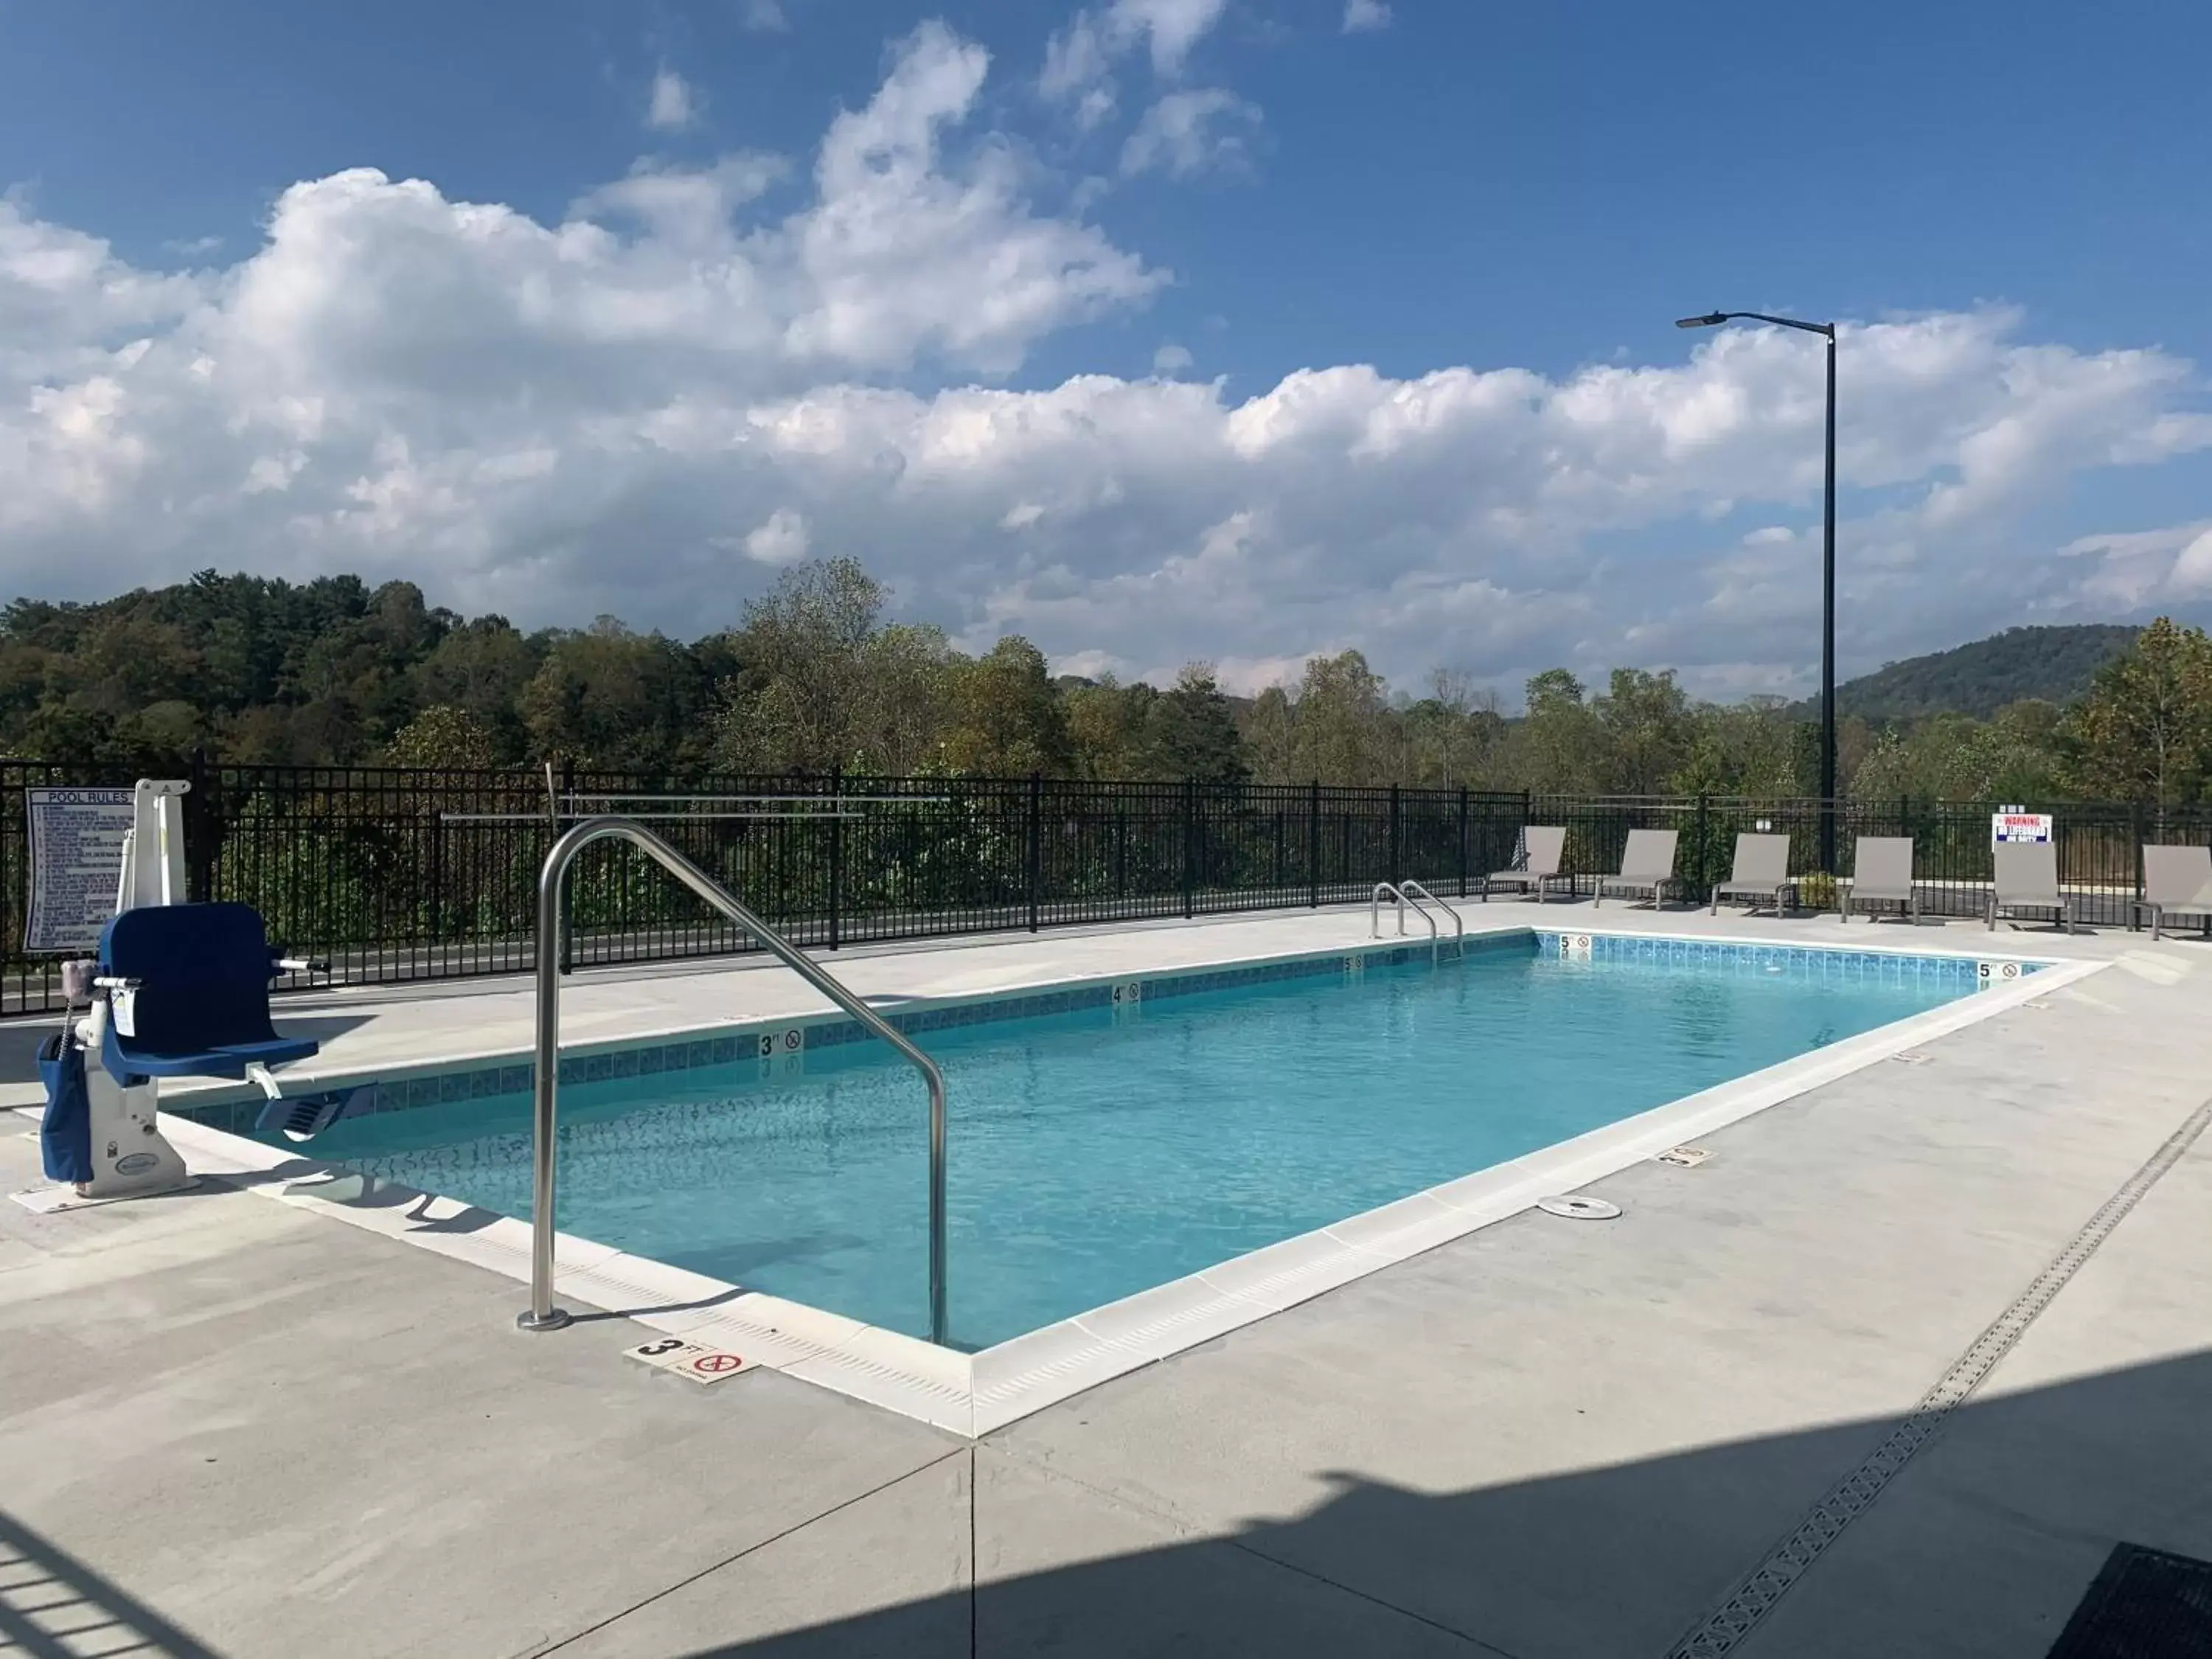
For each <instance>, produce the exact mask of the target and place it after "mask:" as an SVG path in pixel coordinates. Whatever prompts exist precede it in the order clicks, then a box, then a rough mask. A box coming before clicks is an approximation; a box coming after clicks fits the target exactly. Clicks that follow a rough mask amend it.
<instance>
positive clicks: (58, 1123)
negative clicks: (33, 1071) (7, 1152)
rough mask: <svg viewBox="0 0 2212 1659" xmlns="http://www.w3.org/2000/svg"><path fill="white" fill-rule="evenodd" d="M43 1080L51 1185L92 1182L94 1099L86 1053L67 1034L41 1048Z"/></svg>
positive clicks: (42, 1140) (43, 1156)
mask: <svg viewBox="0 0 2212 1659" xmlns="http://www.w3.org/2000/svg"><path fill="white" fill-rule="evenodd" d="M39 1077H40V1080H41V1081H42V1082H44V1083H45V1084H46V1116H45V1117H44V1118H43V1119H41V1120H40V1123H39V1155H40V1162H41V1163H42V1164H45V1166H46V1179H47V1180H49V1181H89V1180H91V1179H92V1097H91V1095H90V1094H89V1093H88V1091H87V1090H86V1088H85V1082H84V1051H83V1050H82V1048H78V1047H77V1046H76V1043H74V1042H71V1041H70V1038H69V1036H68V1035H67V1034H66V1033H65V1032H61V1031H57V1032H55V1033H54V1035H53V1036H50V1037H48V1038H47V1039H46V1041H45V1042H42V1043H40V1045H39Z"/></svg>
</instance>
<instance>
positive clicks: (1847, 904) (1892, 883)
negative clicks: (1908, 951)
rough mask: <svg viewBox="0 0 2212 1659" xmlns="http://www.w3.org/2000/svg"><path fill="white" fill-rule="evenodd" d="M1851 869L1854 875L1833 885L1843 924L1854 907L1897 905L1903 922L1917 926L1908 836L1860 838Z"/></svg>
mask: <svg viewBox="0 0 2212 1659" xmlns="http://www.w3.org/2000/svg"><path fill="white" fill-rule="evenodd" d="M1851 868H1852V870H1853V871H1854V872H1856V873H1855V874H1853V875H1852V876H1851V878H1850V880H1848V881H1843V882H1838V883H1837V884H1836V891H1837V893H1838V896H1839V901H1838V905H1837V908H1838V909H1840V910H1841V911H1842V912H1843V913H1844V921H1850V919H1851V906H1853V905H1854V904H1901V905H1903V906H1904V907H1905V916H1906V918H1907V920H1909V921H1912V922H1914V923H1916V924H1917V923H1918V921H1919V920H1920V891H1919V890H1918V889H1917V888H1916V887H1915V886H1913V884H1912V837H1911V836H1860V837H1859V843H1858V850H1857V852H1855V853H1854V854H1852V855H1851ZM1867 920H1868V921H1873V920H1874V918H1873V917H1872V916H1869V917H1868V918H1867Z"/></svg>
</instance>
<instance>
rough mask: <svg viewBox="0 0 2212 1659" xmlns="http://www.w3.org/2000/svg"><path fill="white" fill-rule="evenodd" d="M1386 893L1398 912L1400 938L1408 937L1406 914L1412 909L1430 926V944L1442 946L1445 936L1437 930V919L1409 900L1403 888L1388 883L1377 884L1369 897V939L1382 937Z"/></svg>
mask: <svg viewBox="0 0 2212 1659" xmlns="http://www.w3.org/2000/svg"><path fill="white" fill-rule="evenodd" d="M1385 893H1388V894H1389V896H1390V902H1391V904H1392V906H1393V907H1394V908H1395V909H1396V910H1397V912H1398V936H1399V938H1401V939H1403V938H1404V937H1405V936H1406V912H1407V909H1408V908H1411V909H1412V910H1413V911H1414V912H1415V913H1416V914H1417V915H1419V917H1420V918H1421V920H1422V921H1425V922H1427V923H1428V924H1429V943H1430V944H1431V945H1440V944H1442V943H1443V933H1440V932H1438V931H1437V919H1436V918H1435V917H1434V916H1432V915H1430V914H1429V913H1428V911H1427V909H1426V908H1425V907H1423V906H1421V905H1419V904H1415V903H1414V902H1413V900H1411V899H1409V898H1407V896H1406V893H1405V890H1404V889H1403V888H1401V887H1396V886H1394V885H1392V884H1390V883H1389V882H1387V881H1378V882H1376V884H1375V890H1374V891H1373V892H1372V893H1370V894H1369V895H1368V896H1367V937H1368V938H1370V939H1381V938H1382V937H1383V895H1384V894H1385Z"/></svg>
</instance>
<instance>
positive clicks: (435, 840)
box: [424, 784, 446, 945]
mask: <svg viewBox="0 0 2212 1659" xmlns="http://www.w3.org/2000/svg"><path fill="white" fill-rule="evenodd" d="M424 787H425V789H426V791H427V792H428V803H429V814H430V941H431V943H432V944H433V945H435V944H436V943H437V941H439V940H440V939H443V938H445V936H446V815H445V812H444V811H443V809H442V808H441V807H440V806H439V805H438V800H439V797H438V795H437V793H436V790H437V786H436V785H435V784H426V785H425V786H424Z"/></svg>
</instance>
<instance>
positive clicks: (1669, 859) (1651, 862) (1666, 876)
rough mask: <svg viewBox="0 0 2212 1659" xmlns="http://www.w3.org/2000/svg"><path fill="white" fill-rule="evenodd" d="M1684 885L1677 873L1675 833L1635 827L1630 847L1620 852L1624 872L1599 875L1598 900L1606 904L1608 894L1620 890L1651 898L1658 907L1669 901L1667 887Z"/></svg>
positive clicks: (1668, 830) (1624, 894)
mask: <svg viewBox="0 0 2212 1659" xmlns="http://www.w3.org/2000/svg"><path fill="white" fill-rule="evenodd" d="M1681 884H1682V881H1681V878H1680V877H1679V876H1677V875H1676V874H1675V873H1674V831H1673V830H1672V829H1632V830H1630V831H1629V832H1628V846H1627V848H1626V850H1624V851H1623V852H1622V854H1621V855H1620V874H1619V875H1617V876H1600V877H1599V878H1597V899H1596V902H1597V903H1599V904H1603V903H1604V902H1605V896H1606V895H1607V893H1618V894H1620V895H1622V896H1625V897H1629V898H1648V899H1650V901H1651V908H1653V909H1655V910H1656V909H1657V908H1659V907H1660V905H1661V904H1662V903H1664V902H1666V897H1667V890H1668V888H1669V887H1680V885H1681Z"/></svg>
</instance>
